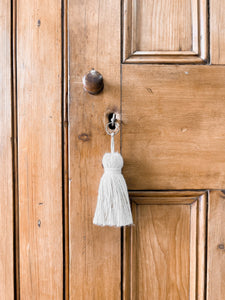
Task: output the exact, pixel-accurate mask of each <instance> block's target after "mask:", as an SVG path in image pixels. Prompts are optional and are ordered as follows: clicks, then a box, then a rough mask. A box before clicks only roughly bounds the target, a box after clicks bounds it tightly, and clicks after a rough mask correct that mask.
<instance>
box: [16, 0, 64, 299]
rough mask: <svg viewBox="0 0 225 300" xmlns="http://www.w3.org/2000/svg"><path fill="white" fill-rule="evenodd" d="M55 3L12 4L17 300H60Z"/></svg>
mask: <svg viewBox="0 0 225 300" xmlns="http://www.w3.org/2000/svg"><path fill="white" fill-rule="evenodd" d="M61 25H62V24H61V0H57V1H55V0H48V1H38V0H37V1H29V0H21V1H18V2H17V96H18V166H19V172H18V174H19V222H20V225H19V227H20V228H19V236H20V297H21V299H54V300H55V299H62V297H63V239H62V136H61V133H62V116H61V114H62V111H61V106H62V93H61V89H62V86H61V79H62V75H61V72H62V68H61V66H62V61H61V59H62V57H61V50H62V49H61V46H62V45H61Z"/></svg>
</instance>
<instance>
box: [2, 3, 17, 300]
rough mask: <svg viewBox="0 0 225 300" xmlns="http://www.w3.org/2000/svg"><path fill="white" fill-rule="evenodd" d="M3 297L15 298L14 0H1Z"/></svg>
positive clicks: (3, 298) (5, 299) (4, 298)
mask: <svg viewBox="0 0 225 300" xmlns="http://www.w3.org/2000/svg"><path fill="white" fill-rule="evenodd" d="M0 45H1V56H0V70H1V71H0V72H1V73H0V107H1V109H0V141H1V147H0V166H1V172H0V194H1V201H0V228H1V230H0V240H1V243H0V296H1V297H0V298H1V299H2V300H10V299H14V270H13V185H12V176H13V175H12V142H13V141H12V126H11V124H12V114H11V111H12V108H11V105H12V95H11V79H12V78H11V57H10V54H11V1H3V0H1V1H0Z"/></svg>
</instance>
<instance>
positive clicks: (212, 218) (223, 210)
mask: <svg viewBox="0 0 225 300" xmlns="http://www.w3.org/2000/svg"><path fill="white" fill-rule="evenodd" d="M207 257H208V268H207V300H211V299H221V300H222V299H224V295H225V284H224V282H225V259H224V257H225V195H224V191H212V192H211V193H210V202H209V214H208V256H207Z"/></svg>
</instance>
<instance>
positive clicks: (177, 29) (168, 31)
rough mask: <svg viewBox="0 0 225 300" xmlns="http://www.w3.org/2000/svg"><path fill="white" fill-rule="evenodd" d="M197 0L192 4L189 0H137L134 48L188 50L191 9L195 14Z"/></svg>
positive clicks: (190, 33)
mask: <svg viewBox="0 0 225 300" xmlns="http://www.w3.org/2000/svg"><path fill="white" fill-rule="evenodd" d="M197 2H198V1H197V0H196V1H193V6H192V5H191V4H192V3H191V1H190V0H184V1H179V0H172V1H168V0H158V1H156V0H148V1H140V0H137V1H136V47H137V49H136V50H142V51H148V50H152V51H157V50H158V51H160V50H161V51H167V50H170V51H185V50H186V51H188V50H189V51H190V50H192V10H193V13H194V16H195V17H196V18H197ZM195 25H198V24H196V20H195ZM195 30H196V29H195Z"/></svg>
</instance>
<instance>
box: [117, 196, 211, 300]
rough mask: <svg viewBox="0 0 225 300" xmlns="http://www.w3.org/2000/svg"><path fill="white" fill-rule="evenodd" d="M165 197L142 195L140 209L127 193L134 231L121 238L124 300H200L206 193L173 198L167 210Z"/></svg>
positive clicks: (203, 257) (201, 297) (201, 298)
mask: <svg viewBox="0 0 225 300" xmlns="http://www.w3.org/2000/svg"><path fill="white" fill-rule="evenodd" d="M162 193H163V197H162ZM138 194H139V196H138V199H140V192H138ZM169 194H170V193H168V194H167V192H160V193H158V195H157V193H156V192H145V193H142V196H141V197H142V198H143V201H142V203H139V201H136V200H137V199H136V195H137V194H136V192H131V201H132V212H133V217H134V223H135V225H134V226H133V227H131V228H126V229H125V232H124V233H125V235H124V237H125V239H124V277H123V289H124V298H123V299H124V300H128V299H129V300H134V299H148V300H150V299H157V300H161V299H162V300H166V299H167V300H169V299H170V300H173V299H182V300H184V299H198V300H203V299H205V298H204V297H205V286H204V284H205V279H204V277H205V244H206V201H207V193H205V192H201V195H198V194H195V192H189V195H190V196H188V195H182V193H180V192H175V194H176V196H177V197H178V199H180V202H178V201H177V203H176V204H173V203H174V202H173V199H172V203H171V204H168V201H169V199H170V195H169ZM145 198H146V199H147V201H146V203H144V199H145ZM167 198H168V201H167V202H165V199H167ZM190 198H191V199H193V198H196V200H195V202H192V203H191V204H190ZM151 200H152V203H151ZM156 201H157V202H158V204H156Z"/></svg>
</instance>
